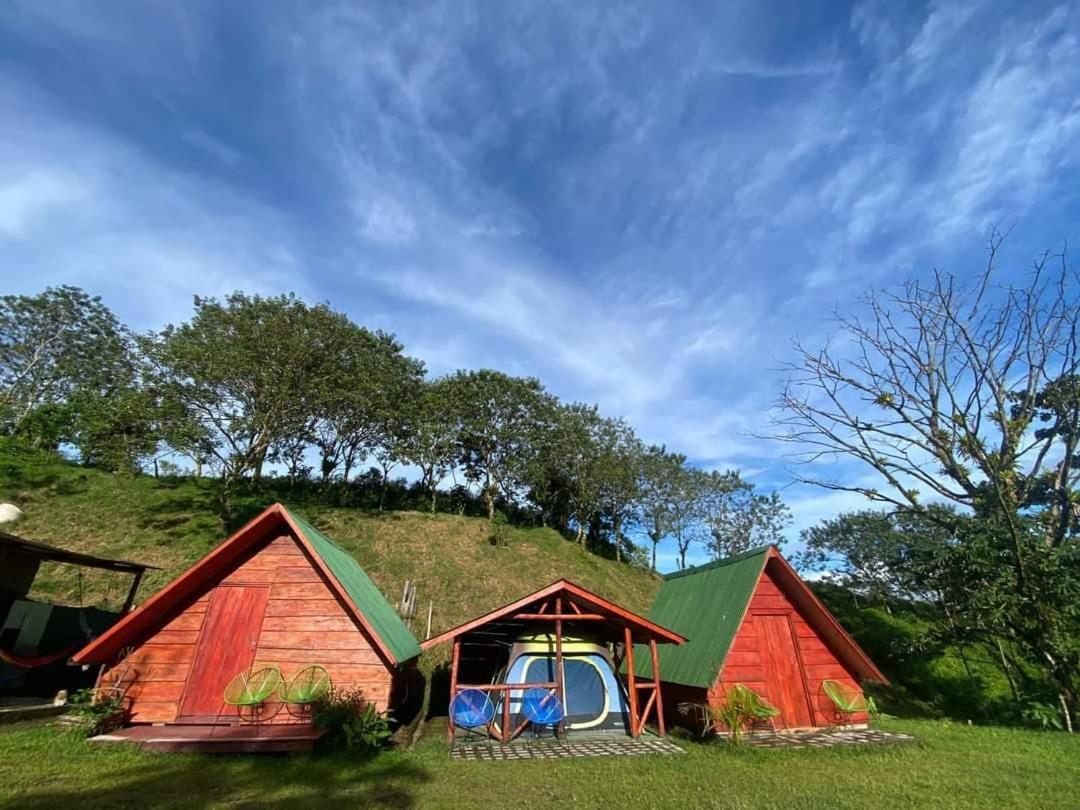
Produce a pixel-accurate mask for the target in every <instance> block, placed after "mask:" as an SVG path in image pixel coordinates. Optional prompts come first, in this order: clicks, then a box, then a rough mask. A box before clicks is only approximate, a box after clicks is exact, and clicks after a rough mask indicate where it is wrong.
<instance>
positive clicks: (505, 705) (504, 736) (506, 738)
mask: <svg viewBox="0 0 1080 810" xmlns="http://www.w3.org/2000/svg"><path fill="white" fill-rule="evenodd" d="M510 732H511V729H510V693H509V692H504V693H503V696H502V724H501V727H500V728H499V738H500V739H501V740H502V741H503V742H504V743H505V742H510Z"/></svg>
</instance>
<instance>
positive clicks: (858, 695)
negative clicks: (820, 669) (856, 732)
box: [821, 681, 870, 725]
mask: <svg viewBox="0 0 1080 810" xmlns="http://www.w3.org/2000/svg"><path fill="white" fill-rule="evenodd" d="M821 691H822V692H824V693H825V695H826V697H828V698H829V700H831V701H832V704H833V706H834V707H835V708H836V713H837V714H839V715H841V716H842V717H843V718H844V720H845V721H846V723H845V725H850V724H851V717H852V715H855V714H860V713H862V712H867V713H869V712H870V701H869V700H868V699H867V697H866V696H865V695H863V693H862V692H860V691H859V690H858V689H857V688H855V687H854V686H849V685H847V684H844V683H840V681H822V682H821Z"/></svg>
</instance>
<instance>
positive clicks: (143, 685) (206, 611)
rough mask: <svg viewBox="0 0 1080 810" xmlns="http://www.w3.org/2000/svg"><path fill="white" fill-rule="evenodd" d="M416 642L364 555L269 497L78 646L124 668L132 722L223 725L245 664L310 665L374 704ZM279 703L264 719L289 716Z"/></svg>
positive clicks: (109, 667) (111, 668)
mask: <svg viewBox="0 0 1080 810" xmlns="http://www.w3.org/2000/svg"><path fill="white" fill-rule="evenodd" d="M419 654H420V647H419V645H418V644H417V642H416V639H415V638H413V636H412V634H411V633H410V632H409V629H408V628H407V627H406V626H405V624H404V623H403V622H402V621H401V619H400V618H399V617H398V615H397V613H396V612H395V611H394V609H393V607H392V606H391V605H390V603H389V602H387V600H386V598H385V597H383V595H382V594H381V593H380V592H379V590H378V588H376V587H375V584H374V583H373V582H372V581H371V579H369V578H368V576H367V574H366V573H365V572H364V570H363V569H362V568H361V567H360V565H359V564H358V563H357V562H356V560H355V559H353V558H352V557H351V556H350V555H349V554H348V553H347V552H346V551H344V550H343V549H342V548H340V547H339V546H337V545H336V544H335V543H334V542H333V541H331V540H330V539H329V538H328V537H326V536H325V535H324V534H322V533H321V532H319V531H318V530H317V529H315V527H313V526H312V525H311V524H310V523H308V522H306V521H304V520H303V519H301V518H300V517H298V516H297V515H295V514H294V513H292V512H290V511H289V510H288V509H286V508H285V507H284V506H282V505H281V504H275V505H273V506H271V507H270V508H268V509H266V510H265V511H264V512H263V513H262V514H260V515H259V516H258V517H256V518H255V519H254V520H252V521H251V522H249V523H248V524H247V525H245V526H244V527H243V528H241V529H240V530H239V531H237V532H236V533H235V534H233V535H232V536H231V537H229V538H228V539H226V540H225V541H223V542H222V543H221V544H219V545H218V546H217V547H216V548H215V549H214V550H213V551H211V552H210V553H209V554H207V555H206V556H205V557H203V558H202V559H201V560H199V561H198V562H197V563H195V565H193V566H192V567H191V568H189V569H188V570H187V571H185V572H184V573H183V574H181V575H180V576H179V577H177V578H176V579H175V580H173V581H172V582H171V583H170V584H169V585H167V586H166V587H165V588H163V589H162V590H160V591H159V592H158V593H156V594H155V595H154V596H153V597H152V598H150V599H149V600H147V601H146V602H145V603H144V604H142V605H141V606H140V607H139V608H137V609H136V610H134V611H133V612H131V613H129V614H128V615H127V616H126V617H125V618H124V619H123V620H122V621H120V622H119V623H117V624H116V625H114V626H113V627H112V628H111V629H110V630H109V631H108V632H106V633H104V634H103V635H102V636H100V637H99V638H97V639H96V640H95V641H94V642H93V643H91V644H89V645H87V646H86V647H84V648H83V649H82V650H80V651H79V652H78V653H77V654H76V655H75V657H74V660H75V661H76V662H77V663H83V664H104V665H105V672H104V674H103V679H106V680H107V679H108V678H110V675H111V674H114V675H115V676H116V677H122V678H123V679H124V688H125V696H126V698H127V699H128V700H129V702H130V710H131V720H132V722H133V723H136V724H145V723H155V724H160V723H177V724H200V723H205V724H220V723H229V722H235V721H236V720H237V719H238V718H237V714H236V712H235V711H232V712H230V711H229V710H228V709H227V708H226V707H225V705H224V697H223V696H224V693H225V688H226V686H227V685H228V684H229V682H230V681H231V680H232V679H233V678H234V677H235V676H236V675H238V674H239V673H241V672H244V671H245V670H248V669H250V668H251V667H253V666H276V667H278V668H279V669H280V670H281V671H282V673H283V674H284V676H285V677H286V678H288V677H289V675H290V673H295V672H297V671H299V670H300V669H301V668H303V667H305V666H307V665H312V664H314V665H319V666H322V667H325V668H326V670H327V671H328V672H329V674H330V677H331V679H332V680H333V683H334V685H335V686H341V687H355V688H357V689H360V690H362V692H363V696H364V697H365V698H366V699H367V700H368V701H369V702H371V703H373V704H374V705H375V706H376V707H377V708H378V709H380V710H383V709H386V708H387V706H388V705H390V704H391V703H392V701H393V700H394V686H395V680H396V677H395V676H396V675H397V673H398V672H399V669H400V668H401V667H402V666H403V665H405V664H406V663H407V662H409V661H410V660H411V659H413V658H415V657H416V656H418V655H419ZM291 720H292V719H291V718H290V717H289V715H288V714H286V713H282V714H279V715H277V716H274V717H270V718H268V719H267V722H268V723H270V724H273V723H275V722H281V723H285V722H290V721H291Z"/></svg>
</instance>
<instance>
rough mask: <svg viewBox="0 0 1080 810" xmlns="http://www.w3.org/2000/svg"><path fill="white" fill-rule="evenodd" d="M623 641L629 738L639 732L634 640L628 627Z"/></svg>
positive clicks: (628, 626) (625, 629)
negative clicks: (628, 711)
mask: <svg viewBox="0 0 1080 810" xmlns="http://www.w3.org/2000/svg"><path fill="white" fill-rule="evenodd" d="M623 639H624V641H623V643H624V644H625V645H626V691H627V692H629V694H630V736H632V737H637V736H638V735H639V734H640V733H641V731H640V729H638V711H637V708H638V707H637V681H636V680H635V678H634V639H633V637H632V635H631V634H630V625H627V626H626V627H625V628H624V634H623Z"/></svg>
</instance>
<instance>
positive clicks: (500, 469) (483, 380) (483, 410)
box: [445, 369, 553, 518]
mask: <svg viewBox="0 0 1080 810" xmlns="http://www.w3.org/2000/svg"><path fill="white" fill-rule="evenodd" d="M445 390H446V395H447V397H448V398H449V400H450V401H451V402H452V403H453V407H454V409H455V411H456V413H457V415H458V419H459V420H460V421H459V431H460V432H459V436H458V453H459V456H458V463H459V464H460V465H461V466H462V467H463V468H464V470H465V477H466V479H467V480H469V481H471V482H475V483H478V484H479V485H480V491H481V494H482V495H483V497H484V499H485V502H486V503H487V507H488V517H489V518H494V517H495V498H496V497H497V496H498V495H503V496H504V497H507V498H512V497H513V493H514V491H515V490H517V489H518V488H519V487H521V486H523V484H524V483H525V478H526V475H527V470H528V468H529V465H530V463H531V461H532V457H533V454H534V453H535V451H536V447H537V439H538V438H539V437H540V436H541V435H543V433H544V431H545V427H546V425H547V424H548V421H549V419H550V414H551V410H552V406H553V399H552V397H551V396H550V395H549V394H547V393H546V392H545V391H544V387H543V386H542V385H541V384H540V381H539V380H536V379H533V378H521V377H510V376H508V375H506V374H502V373H501V372H498V371H491V370H488V369H482V370H480V371H459V372H457V373H456V374H454V375H452V376H451V377H449V378H448V379H447V380H446V389H445Z"/></svg>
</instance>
